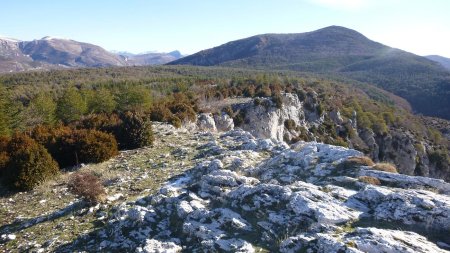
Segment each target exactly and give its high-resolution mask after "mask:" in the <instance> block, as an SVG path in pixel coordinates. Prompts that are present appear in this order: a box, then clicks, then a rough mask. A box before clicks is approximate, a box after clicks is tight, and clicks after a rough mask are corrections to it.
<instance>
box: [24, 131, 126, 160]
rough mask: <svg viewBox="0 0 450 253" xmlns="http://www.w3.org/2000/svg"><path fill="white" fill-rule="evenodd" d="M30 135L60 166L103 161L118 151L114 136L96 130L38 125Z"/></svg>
mask: <svg viewBox="0 0 450 253" xmlns="http://www.w3.org/2000/svg"><path fill="white" fill-rule="evenodd" d="M31 136H32V138H33V139H35V140H36V141H37V142H39V143H41V144H42V145H44V146H45V147H46V148H47V149H48V151H49V152H50V154H51V155H52V156H53V158H54V159H55V160H56V161H57V162H58V164H59V166H60V167H68V166H74V165H78V164H80V163H98V162H103V161H106V160H108V159H109V158H111V157H113V156H115V155H117V153H118V149H117V141H116V139H115V138H114V136H113V135H112V134H109V133H104V132H101V131H97V130H88V129H72V128H70V127H65V126H59V127H55V128H51V127H45V126H38V127H36V128H34V129H33V131H32V132H31Z"/></svg>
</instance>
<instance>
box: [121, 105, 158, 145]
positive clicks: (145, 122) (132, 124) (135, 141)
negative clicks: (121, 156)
mask: <svg viewBox="0 0 450 253" xmlns="http://www.w3.org/2000/svg"><path fill="white" fill-rule="evenodd" d="M120 119H121V120H122V124H121V126H120V134H119V135H118V136H116V138H117V141H118V142H119V145H120V148H121V149H135V148H141V147H144V146H149V145H151V144H152V143H153V140H154V137H153V129H152V122H151V121H150V118H149V117H147V116H146V115H144V114H142V113H138V112H125V113H122V114H121V115H120Z"/></svg>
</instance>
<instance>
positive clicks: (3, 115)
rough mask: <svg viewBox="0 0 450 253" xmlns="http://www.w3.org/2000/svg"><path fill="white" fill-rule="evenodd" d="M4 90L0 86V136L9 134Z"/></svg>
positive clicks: (8, 118)
mask: <svg viewBox="0 0 450 253" xmlns="http://www.w3.org/2000/svg"><path fill="white" fill-rule="evenodd" d="M7 106H8V101H7V94H6V89H5V88H4V87H2V86H0V136H3V135H8V134H9V133H10V128H9V127H10V126H9V125H10V117H9V115H8V108H7Z"/></svg>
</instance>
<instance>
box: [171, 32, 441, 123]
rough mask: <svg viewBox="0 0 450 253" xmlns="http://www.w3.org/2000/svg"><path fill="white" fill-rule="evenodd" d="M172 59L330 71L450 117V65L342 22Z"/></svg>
mask: <svg viewBox="0 0 450 253" xmlns="http://www.w3.org/2000/svg"><path fill="white" fill-rule="evenodd" d="M169 64H189V65H201V66H212V65H215V66H217V65H219V66H230V67H244V68H258V69H269V68H270V69H280V70H294V71H301V72H315V73H331V74H332V75H334V76H341V77H346V78H351V79H355V80H358V81H363V82H367V83H373V84H375V85H377V86H379V87H381V88H383V89H385V90H388V91H391V92H393V93H395V94H397V95H399V96H401V97H403V98H405V99H407V100H408V101H409V102H410V103H411V105H412V106H413V109H414V110H415V111H416V112H418V113H423V114H425V115H431V116H438V117H442V118H446V119H450V99H448V98H449V97H450V72H449V71H448V70H446V69H445V68H444V67H442V66H441V65H440V64H438V63H436V62H434V61H431V60H429V59H427V58H425V57H421V56H417V55H414V54H412V53H408V52H405V51H402V50H399V49H395V48H391V47H388V46H385V45H382V44H380V43H377V42H374V41H372V40H370V39H368V38H366V37H365V36H364V35H362V34H360V33H358V32H356V31H354V30H351V29H347V28H344V27H339V26H330V27H326V28H323V29H319V30H317V31H313V32H307V33H299V34H263V35H257V36H253V37H250V38H246V39H241V40H237V41H232V42H229V43H226V44H224V45H221V46H218V47H215V48H212V49H207V50H203V51H200V52H198V53H196V54H193V55H190V56H187V57H184V58H182V59H179V60H176V61H174V62H171V63H169Z"/></svg>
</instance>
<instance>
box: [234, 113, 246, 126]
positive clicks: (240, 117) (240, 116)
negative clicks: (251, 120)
mask: <svg viewBox="0 0 450 253" xmlns="http://www.w3.org/2000/svg"><path fill="white" fill-rule="evenodd" d="M245 116H246V112H245V111H244V110H240V111H239V113H237V114H236V115H235V116H234V117H233V122H234V125H235V126H237V127H238V126H241V125H242V124H244V122H245Z"/></svg>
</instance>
